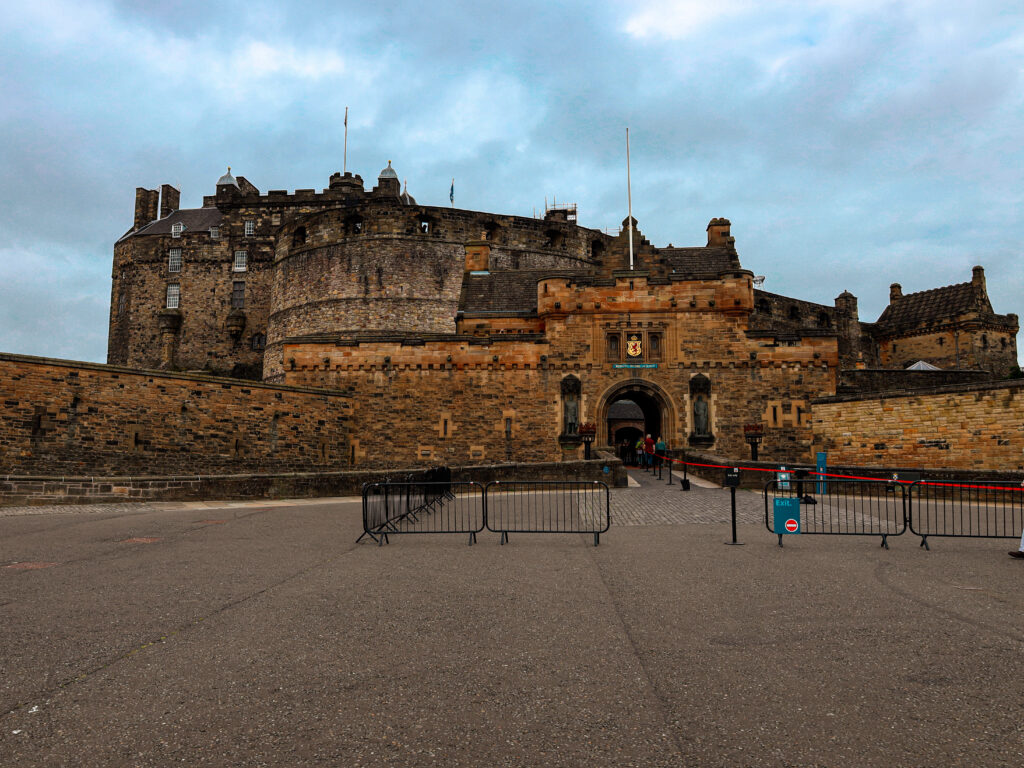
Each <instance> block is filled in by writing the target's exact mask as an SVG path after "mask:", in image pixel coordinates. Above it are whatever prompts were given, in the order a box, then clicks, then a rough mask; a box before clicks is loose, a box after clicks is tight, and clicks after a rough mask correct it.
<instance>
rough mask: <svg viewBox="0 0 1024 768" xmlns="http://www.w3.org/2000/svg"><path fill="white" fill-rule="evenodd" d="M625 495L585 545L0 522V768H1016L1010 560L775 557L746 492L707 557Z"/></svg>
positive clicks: (329, 504) (697, 498)
mask: <svg viewBox="0 0 1024 768" xmlns="http://www.w3.org/2000/svg"><path fill="white" fill-rule="evenodd" d="M631 475H632V476H633V477H634V478H635V479H636V480H637V481H638V482H639V487H633V488H629V489H621V490H615V491H613V494H612V517H613V520H612V528H611V530H609V531H608V533H606V534H604V535H602V537H601V544H600V546H599V547H594V546H592V540H591V537H588V536H583V535H578V534H571V535H561V536H551V535H525V534H520V535H515V534H514V535H513V536H512V537H511V541H510V542H509V544H507V545H505V546H499V544H498V536H497V534H491V533H484V534H481V535H480V536H479V542H478V544H476V545H474V546H472V547H471V546H467V543H466V537H464V536H438V535H429V536H404V537H403V536H393V537H391V543H390V544H389V545H387V546H383V547H377V546H375V545H373V543H372V542H369V540H367V539H364V542H363V543H360V544H355V540H356V538H357V536H358V534H359V533H360V529H361V518H360V505H359V503H358V502H357V501H353V500H343V499H321V500H315V501H303V502H297V501H296V502H274V503H259V502H245V503H233V504H226V503H216V502H210V503H208V504H196V503H161V504H141V505H116V506H111V507H95V508H89V507H79V508H48V509H39V508H36V509H6V510H0V661H2V675H0V766H4V768H7V767H8V766H168V765H174V764H184V765H190V766H235V765H238V766H271V765H272V766H303V765H337V766H549V765H550V766H691V765H699V766H1020V765H1022V764H1024V621H1022V616H1024V611H1022V607H1024V606H1022V603H1024V596H1022V594H1024V593H1022V588H1021V587H1022V584H1024V561H1021V560H1015V559H1012V558H1009V557H1007V555H1006V552H1007V550H1008V549H1015V548H1016V542H1012V541H1005V540H1002V541H1000V540H994V541H993V540H952V539H932V540H931V542H930V543H931V545H932V551H930V552H926V551H924V550H923V549H921V548H919V547H918V543H917V539H914V538H911V537H909V535H908V536H903V537H897V538H891V539H890V547H891V549H889V550H885V549H882V548H880V547H879V539H878V538H877V537H865V538H861V537H831V536H790V537H787V540H786V542H785V543H786V546H785V547H784V548H781V549H780V548H779V547H778V546H777V539H776V537H774V536H772V535H771V534H769V533H768V532H767V531H766V530H765V528H764V524H763V506H762V501H761V499H760V497H759V496H757V495H755V494H753V493H751V492H748V491H740V492H739V493H738V494H737V500H738V503H737V507H738V514H739V519H740V524H739V528H738V534H739V540H740V541H741V542H743V544H744V545H743V546H735V547H734V546H728V545H726V544H725V543H724V542H725V541H726V540H727V539H729V538H730V526H729V492H728V491H725V490H722V489H718V488H713V487H699V486H695V487H694V489H693V490H691V491H689V492H685V493H684V492H681V491H680V489H679V487H678V485H676V486H671V487H670V486H668V485H667V484H664V483H658V482H657V481H654V480H652V479H651V478H650V477H649V476H648V475H646V474H644V473H641V472H635V471H634V472H631ZM705 485H706V484H705ZM47 564H52V565H47ZM12 565H14V566H15V567H10V566H12Z"/></svg>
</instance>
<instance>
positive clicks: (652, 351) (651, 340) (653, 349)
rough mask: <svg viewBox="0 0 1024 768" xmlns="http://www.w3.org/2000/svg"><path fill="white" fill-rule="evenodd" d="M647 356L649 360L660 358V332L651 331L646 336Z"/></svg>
mask: <svg viewBox="0 0 1024 768" xmlns="http://www.w3.org/2000/svg"><path fill="white" fill-rule="evenodd" d="M647 356H648V357H649V358H650V359H651V360H658V359H660V358H661V334H660V333H651V334H648V336H647Z"/></svg>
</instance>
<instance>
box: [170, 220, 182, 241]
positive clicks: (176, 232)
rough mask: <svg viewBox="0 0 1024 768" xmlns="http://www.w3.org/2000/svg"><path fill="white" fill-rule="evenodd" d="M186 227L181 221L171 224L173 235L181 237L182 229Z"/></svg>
mask: <svg viewBox="0 0 1024 768" xmlns="http://www.w3.org/2000/svg"><path fill="white" fill-rule="evenodd" d="M184 229H185V225H184V224H182V223H181V222H178V223H177V224H171V237H181V232H182V230H184Z"/></svg>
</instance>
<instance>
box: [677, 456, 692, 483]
mask: <svg viewBox="0 0 1024 768" xmlns="http://www.w3.org/2000/svg"><path fill="white" fill-rule="evenodd" d="M679 485H680V486H682V487H681V488H680V490H683V491H688V490H690V479H689V478H688V477H687V476H686V449H685V448H683V479H682V480H680V481H679Z"/></svg>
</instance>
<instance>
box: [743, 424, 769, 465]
mask: <svg viewBox="0 0 1024 768" xmlns="http://www.w3.org/2000/svg"><path fill="white" fill-rule="evenodd" d="M743 439H744V440H746V441H747V442H748V443H749V444H750V460H751V461H757V446H759V445H760V444H761V441H762V440H764V425H763V424H744V425H743Z"/></svg>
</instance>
